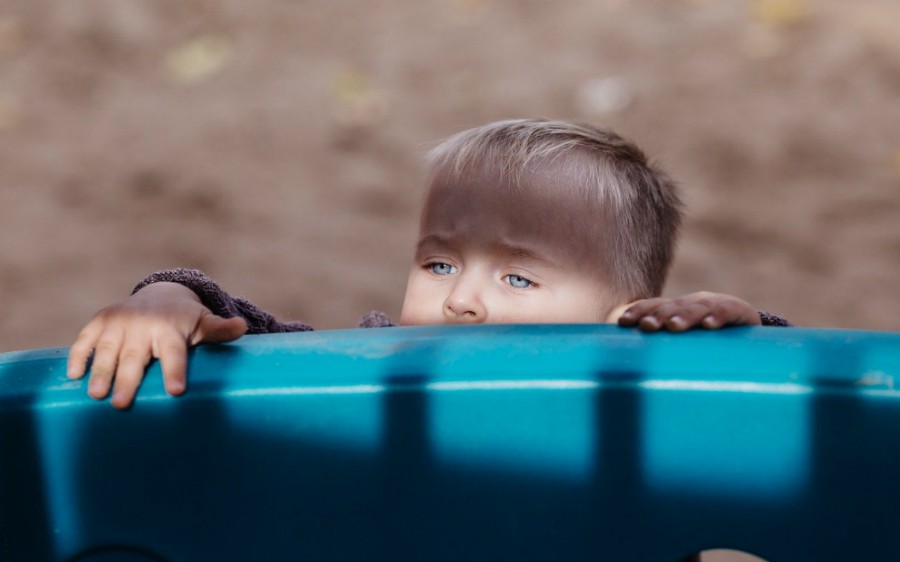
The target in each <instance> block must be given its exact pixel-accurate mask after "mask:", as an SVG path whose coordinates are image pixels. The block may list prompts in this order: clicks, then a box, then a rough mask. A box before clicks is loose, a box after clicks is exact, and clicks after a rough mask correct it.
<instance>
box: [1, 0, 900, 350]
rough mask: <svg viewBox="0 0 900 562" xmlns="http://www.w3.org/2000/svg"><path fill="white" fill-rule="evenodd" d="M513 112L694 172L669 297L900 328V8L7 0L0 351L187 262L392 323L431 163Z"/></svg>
mask: <svg viewBox="0 0 900 562" xmlns="http://www.w3.org/2000/svg"><path fill="white" fill-rule="evenodd" d="M511 117H553V118H566V119H580V120H589V121H591V122H594V123H598V124H604V125H607V126H610V127H612V128H614V129H616V130H617V131H619V132H620V133H622V134H624V135H625V136H628V137H630V138H632V139H634V140H635V141H637V142H638V143H639V144H641V145H642V146H643V147H645V149H646V150H647V151H648V152H649V153H650V154H651V155H652V156H653V157H654V158H655V159H656V160H657V161H658V162H660V163H661V164H662V165H663V167H664V168H666V169H667V170H669V171H670V173H671V174H672V175H674V176H675V177H676V178H678V179H679V180H680V182H681V184H682V185H683V187H684V191H685V197H686V200H687V203H688V206H689V213H688V220H687V224H686V227H685V229H684V235H683V238H682V241H681V245H680V249H679V253H678V259H677V263H676V266H675V269H674V272H673V275H672V277H671V282H670V284H669V289H668V293H669V294H677V293H682V292H687V291H693V290H697V289H708V290H715V291H723V292H730V293H735V294H737V295H740V296H742V297H743V298H745V299H747V300H749V301H750V302H752V303H754V304H756V305H757V306H759V307H760V308H764V309H767V310H771V311H773V312H778V313H780V314H782V315H784V316H787V317H788V318H790V319H791V320H793V321H795V322H796V323H799V324H804V325H810V326H834V327H848V328H865V329H882V330H897V329H900V299H898V298H897V297H896V294H895V292H896V286H897V281H898V278H900V259H898V258H900V220H898V218H900V4H898V2H897V1H896V0H860V1H855V2H847V1H844V0H640V1H637V0H632V1H627V0H572V1H564V2H557V1H550V0H421V1H407V2H404V1H400V0H365V1H362V0H357V1H352V0H295V1H289V0H256V1H254V2H246V1H240V0H220V1H217V0H166V1H151V0H146V1H134V0H90V1H87V0H85V1H79V2H48V1H46V0H41V1H36V0H4V3H3V4H2V6H0V304H2V307H3V308H2V315H0V351H9V350H13V349H24V348H31V347H49V346H57V345H67V344H68V343H70V342H71V340H72V339H73V338H74V336H75V334H76V333H77V331H78V329H79V328H80V326H81V325H83V324H84V323H85V322H86V321H87V320H88V319H89V318H90V316H91V315H92V314H93V313H94V312H95V311H96V310H97V309H98V308H100V307H102V306H104V305H105V304H108V303H109V302H111V301H112V300H114V299H118V298H120V297H123V296H125V295H127V294H128V293H129V292H130V290H131V287H132V286H133V285H134V284H135V283H136V282H137V281H138V280H139V279H141V278H142V277H143V276H144V275H145V274H147V273H149V272H151V271H153V270H156V269H160V268H166V267H173V266H190V267H198V268H202V269H204V270H205V271H207V272H208V273H210V274H211V275H212V276H213V277H214V278H215V279H217V280H218V281H219V282H220V283H221V284H222V285H223V286H224V287H225V288H226V289H227V290H229V291H231V292H232V293H234V294H238V295H244V296H247V297H250V298H252V299H253V300H255V301H256V302H257V303H258V304H260V305H262V306H263V307H265V308H267V309H269V310H271V311H272V312H274V313H276V314H277V315H279V316H280V317H282V318H285V319H302V320H305V321H308V322H311V323H313V324H314V325H316V326H318V327H320V328H336V327H350V326H353V325H355V322H356V319H357V317H358V316H359V315H360V314H362V313H363V312H365V311H367V310H370V309H381V310H385V311H386V312H388V313H389V314H391V315H393V316H394V317H397V315H398V313H399V307H400V303H401V299H402V295H403V290H404V284H405V279H406V273H407V267H408V261H409V259H410V258H411V249H412V245H413V243H414V237H415V231H416V221H417V209H418V204H419V200H420V196H421V193H422V188H423V185H422V181H421V178H422V173H423V167H422V164H421V156H422V155H423V154H424V152H425V151H426V150H427V149H428V148H429V147H431V146H433V144H434V143H435V142H436V141H437V140H439V139H441V138H443V137H445V136H447V135H449V134H451V133H453V132H456V131H458V130H461V129H464V128H468V127H471V126H474V125H478V124H482V123H484V122H487V121H492V120H496V119H501V118H511Z"/></svg>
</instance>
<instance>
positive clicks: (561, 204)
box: [421, 166, 603, 261]
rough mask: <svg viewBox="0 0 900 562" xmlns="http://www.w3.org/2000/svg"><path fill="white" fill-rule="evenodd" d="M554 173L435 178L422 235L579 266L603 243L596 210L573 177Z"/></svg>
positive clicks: (537, 171) (480, 173) (546, 169)
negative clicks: (520, 250) (536, 253)
mask: <svg viewBox="0 0 900 562" xmlns="http://www.w3.org/2000/svg"><path fill="white" fill-rule="evenodd" d="M553 168H556V167H555V166H539V167H536V168H535V169H534V170H532V171H529V172H525V173H522V174H520V175H519V176H518V177H516V178H512V177H503V176H502V175H501V174H500V173H495V172H493V171H490V170H488V171H478V172H473V173H468V174H453V173H441V172H438V173H436V174H435V176H434V178H433V181H432V183H431V186H430V188H429V193H428V197H427V198H426V201H425V208H424V209H423V212H422V222H421V236H422V237H423V238H424V237H427V236H429V235H432V236H437V237H438V238H442V239H454V240H457V241H459V242H465V243H466V244H473V245H482V246H485V247H486V248H491V247H497V246H498V245H500V246H502V245H504V244H506V245H512V246H519V245H521V246H526V247H528V248H535V249H539V250H540V251H543V252H552V253H554V254H559V253H560V252H562V254H566V256H564V255H558V256H557V257H572V258H574V259H576V260H579V261H583V260H585V259H587V258H589V257H590V256H591V255H594V256H595V253H596V252H597V251H598V243H602V242H601V240H600V239H601V238H602V233H601V230H602V222H603V219H602V217H601V216H600V215H601V214H602V213H601V212H600V209H599V205H598V204H597V202H596V201H594V202H591V201H589V200H588V197H586V195H585V190H584V189H581V188H580V186H578V185H575V184H574V182H575V181H576V180H575V179H574V178H572V177H567V176H566V174H560V173H558V170H554V169H553ZM554 172H557V173H554ZM591 261H594V260H591Z"/></svg>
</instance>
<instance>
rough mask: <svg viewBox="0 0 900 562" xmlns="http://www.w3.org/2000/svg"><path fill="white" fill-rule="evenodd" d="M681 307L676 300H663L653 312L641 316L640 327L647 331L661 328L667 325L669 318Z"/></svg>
mask: <svg viewBox="0 0 900 562" xmlns="http://www.w3.org/2000/svg"><path fill="white" fill-rule="evenodd" d="M680 309H681V307H680V306H679V305H677V304H675V303H674V302H671V301H666V302H663V303H661V304H660V305H659V306H657V307H656V308H655V309H654V310H653V311H652V312H650V313H649V314H647V315H646V316H644V317H643V318H641V320H640V322H639V323H638V327H640V329H641V330H643V331H645V332H655V331H657V330H660V329H662V328H663V327H665V326H666V325H667V323H668V321H669V319H670V318H671V317H672V316H673V315H674V314H675V313H676V312H677V311H678V310H680Z"/></svg>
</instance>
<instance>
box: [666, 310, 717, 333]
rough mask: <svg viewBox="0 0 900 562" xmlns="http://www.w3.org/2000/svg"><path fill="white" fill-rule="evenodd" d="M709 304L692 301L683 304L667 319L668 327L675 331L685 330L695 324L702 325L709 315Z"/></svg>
mask: <svg viewBox="0 0 900 562" xmlns="http://www.w3.org/2000/svg"><path fill="white" fill-rule="evenodd" d="M709 314H710V309H709V306H707V305H706V304H703V303H691V304H688V305H683V306H681V307H680V308H679V309H678V310H677V311H676V312H675V313H674V314H673V315H672V316H670V317H669V318H668V320H667V321H666V328H667V329H669V330H671V331H673V332H683V331H685V330H689V329H691V328H693V327H694V326H701V325H702V322H703V320H704V318H706V317H707V316H709Z"/></svg>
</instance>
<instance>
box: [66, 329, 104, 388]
mask: <svg viewBox="0 0 900 562" xmlns="http://www.w3.org/2000/svg"><path fill="white" fill-rule="evenodd" d="M98 331H99V326H97V327H95V325H94V323H91V324H88V325H87V326H85V327H84V329H83V330H82V331H81V333H80V334H78V339H76V340H75V343H73V344H72V347H71V348H70V349H69V359H68V362H67V364H66V376H68V377H69V378H70V379H80V378H81V377H83V376H84V373H85V372H86V371H87V362H88V360H89V359H90V358H91V354H92V353H93V352H94V343H95V342H96V340H97V335H98Z"/></svg>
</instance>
